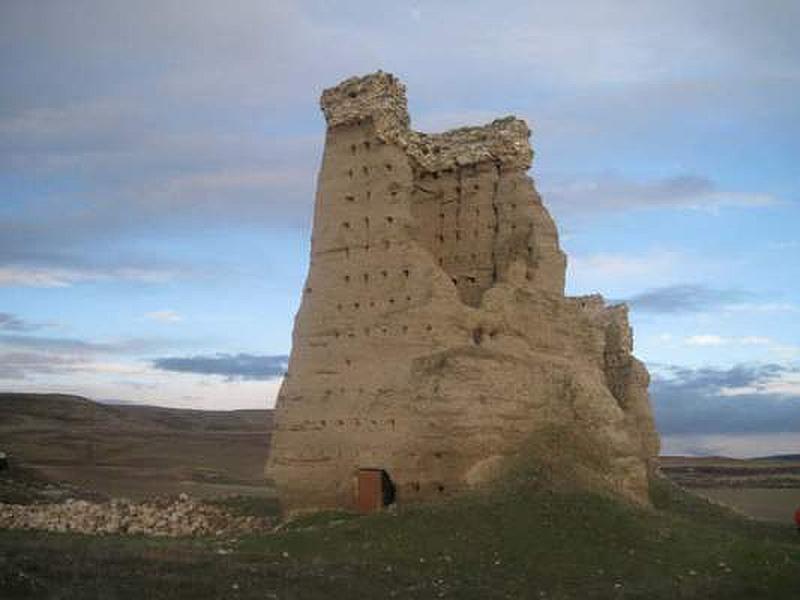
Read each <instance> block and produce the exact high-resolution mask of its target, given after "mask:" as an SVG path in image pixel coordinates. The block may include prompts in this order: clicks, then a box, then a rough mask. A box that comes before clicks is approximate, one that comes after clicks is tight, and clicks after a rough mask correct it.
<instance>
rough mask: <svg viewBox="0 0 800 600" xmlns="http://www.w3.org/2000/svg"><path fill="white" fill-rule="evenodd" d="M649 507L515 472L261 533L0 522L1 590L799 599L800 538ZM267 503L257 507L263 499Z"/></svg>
mask: <svg viewBox="0 0 800 600" xmlns="http://www.w3.org/2000/svg"><path fill="white" fill-rule="evenodd" d="M653 496H654V498H653V500H654V505H655V509H654V510H647V509H641V508H635V507H632V506H629V505H626V504H622V503H619V502H617V501H615V500H612V499H609V498H605V497H602V496H599V495H594V494H587V493H580V492H570V491H561V492H558V493H555V492H548V491H546V490H544V489H541V488H540V487H537V485H536V484H535V483H520V484H518V485H515V486H513V487H509V488H508V489H505V490H503V491H502V492H501V493H495V494H492V495H478V494H476V495H473V496H468V497H462V498H459V499H457V500H454V501H451V502H449V503H446V504H440V505H435V506H417V507H409V508H405V509H403V510H401V511H399V512H398V513H397V514H392V513H383V514H378V515H373V516H369V517H353V516H352V515H342V514H319V515H314V516H312V517H307V518H303V519H298V520H295V521H293V522H291V523H289V524H288V525H287V526H286V527H285V528H284V529H283V530H282V531H280V532H278V533H276V534H274V535H268V536H249V537H245V538H242V539H238V540H219V539H216V540H211V539H206V540H171V541H167V540H152V539H151V540H146V539H142V538H139V539H135V538H133V539H131V538H128V539H124V538H115V537H106V538H90V537H84V536H76V535H66V534H62V535H52V534H51V535H47V534H31V533H24V534H23V533H20V532H8V531H6V532H0V591H2V593H0V596H2V597H3V598H24V597H36V598H41V597H59V598H61V597H64V598H66V597H68V598H84V597H115V598H127V597H131V598H142V597H147V598H167V597H170V598H174V597H186V598H219V597H226V598H281V599H285V598H298V599H304V600H305V599H314V598H326V599H330V598H459V599H468V598H482V599H483V598H581V599H584V598H647V599H654V598H655V599H657V598H670V599H673V598H703V599H712V598H720V599H721V598H725V599H726V600H727V599H735V598H742V599H744V598H747V599H752V598H770V599H776V598H786V599H789V598H792V599H793V598H797V593H798V590H800V536H798V535H797V533H796V532H795V530H794V529H793V527H792V526H791V525H790V524H789V523H787V525H786V526H785V527H780V526H776V525H771V524H765V523H757V522H753V521H750V520H747V519H744V518H740V517H738V516H736V515H734V514H733V513H730V512H728V511H726V510H725V509H722V508H720V507H718V506H716V505H713V504H710V503H708V502H705V501H703V500H700V499H698V498H696V497H694V496H692V495H689V494H687V493H685V492H683V491H682V490H680V489H679V488H676V487H674V486H673V485H672V484H670V483H668V482H666V481H665V480H657V481H655V482H654V484H653ZM257 508H258V507H256V509H257Z"/></svg>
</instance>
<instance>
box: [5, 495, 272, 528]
mask: <svg viewBox="0 0 800 600" xmlns="http://www.w3.org/2000/svg"><path fill="white" fill-rule="evenodd" d="M272 525H273V523H272V521H271V520H269V519H264V518H261V517H254V516H235V515H231V514H229V513H227V512H226V511H224V510H223V509H221V508H218V507H216V506H212V505H209V504H206V503H202V502H198V501H196V500H193V499H191V498H189V497H188V496H187V495H186V494H181V495H180V496H179V497H178V498H177V499H172V500H158V499H156V500H152V501H148V502H132V501H130V500H125V499H115V500H111V501H110V502H104V503H95V502H87V501H85V500H67V501H66V502H63V503H59V504H2V503H0V529H38V530H44V531H60V532H73V533H84V534H93V535H102V534H127V535H149V536H166V537H184V536H228V535H239V534H243V533H254V532H260V531H261V532H263V531H269V530H270V529H271V528H272Z"/></svg>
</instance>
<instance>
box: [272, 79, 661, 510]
mask: <svg viewBox="0 0 800 600" xmlns="http://www.w3.org/2000/svg"><path fill="white" fill-rule="evenodd" d="M321 104H322V111H323V113H324V114H325V118H326V120H327V124H328V129H327V135H326V139H325V152H324V156H323V160H322V168H321V171H320V174H319V181H318V187H317V196H316V201H315V211H314V228H313V236H312V245H311V265H310V269H309V273H308V278H307V281H306V285H305V289H304V292H303V299H302V304H301V307H300V310H299V312H298V314H297V317H296V321H295V327H294V338H293V347H292V353H291V357H290V362H289V369H288V373H287V375H286V379H285V380H284V383H283V387H282V388H281V392H280V394H279V396H278V402H277V407H276V419H275V423H276V426H275V431H274V433H273V437H272V447H271V451H270V457H269V463H268V465H267V476H268V477H270V478H271V479H273V480H274V481H275V483H276V485H277V488H278V492H279V495H280V500H281V502H282V504H283V507H284V509H285V510H288V511H296V510H304V509H320V508H332V507H338V508H355V507H356V506H357V505H359V503H361V504H362V508H363V503H364V498H363V497H362V496H363V493H364V490H365V489H367V488H369V486H370V485H371V484H370V483H369V482H370V481H373V482H374V481H375V478H374V477H373V478H372V479H370V474H375V473H380V474H381V478H382V480H383V482H384V483H386V482H391V483H390V484H389V485H392V490H391V494H390V495H388V496H387V493H386V489H384V490H383V496H384V501H390V500H392V499H396V500H397V501H398V502H402V503H406V502H414V501H419V500H430V499H433V498H437V497H441V496H446V495H449V494H453V493H456V492H458V491H459V490H463V489H465V488H467V487H470V486H473V485H477V484H481V483H483V482H490V481H491V480H492V478H494V477H497V476H498V474H499V473H501V472H502V470H503V467H504V466H505V465H508V464H511V463H513V462H514V461H515V460H517V459H520V458H525V453H527V452H538V453H539V454H540V455H541V456H540V458H542V459H545V460H549V459H552V458H553V457H558V456H567V455H569V456H570V457H572V458H570V460H572V461H573V462H575V464H574V465H572V467H573V468H572V470H571V473H572V476H574V478H575V480H576V481H577V482H578V483H582V484H585V485H589V486H595V487H597V486H599V487H601V488H603V489H606V490H610V491H612V492H614V493H617V494H619V495H621V496H624V497H627V498H629V499H631V500H634V501H637V502H641V503H646V502H647V501H648V500H647V494H648V473H649V470H650V468H651V464H652V459H653V457H655V455H656V454H657V452H658V436H657V434H656V432H655V429H654V426H653V420H652V416H651V411H650V405H649V401H648V396H647V385H648V374H647V371H646V370H645V368H644V366H643V365H642V364H641V363H640V362H639V361H637V360H636V359H635V358H634V357H633V356H632V355H631V350H632V338H631V331H630V328H629V326H628V320H627V309H626V307H624V306H611V307H606V306H605V304H604V302H603V300H602V298H601V297H600V296H589V297H582V298H567V297H565V296H564V274H565V269H566V259H565V256H564V254H563V252H562V251H561V250H560V248H559V245H558V234H557V231H556V227H555V225H554V223H553V221H552V219H551V218H550V215H549V214H548V212H547V210H546V209H545V208H544V206H543V205H542V201H541V199H540V197H539V195H538V194H537V193H536V190H535V189H534V186H533V182H532V181H531V179H530V178H529V177H528V176H527V174H526V171H527V170H528V168H529V167H530V165H531V161H532V158H533V152H532V151H531V147H530V144H529V141H528V138H529V136H530V131H529V130H528V127H527V125H526V124H525V123H524V122H523V121H521V120H519V119H516V118H513V117H507V118H504V119H498V120H496V121H493V122H492V123H490V124H488V125H485V126H482V127H464V128H461V129H455V130H452V131H448V132H445V133H441V134H424V133H419V132H416V131H412V130H411V129H410V128H409V116H408V111H407V106H406V96H405V88H404V86H403V85H402V84H400V83H399V82H398V81H397V79H395V78H394V77H393V76H392V75H390V74H387V73H383V72H378V73H375V74H372V75H368V76H366V77H361V78H352V79H348V80H346V81H344V82H342V83H341V84H339V85H338V86H336V87H334V88H331V89H328V90H325V91H324V92H323V94H322V101H321ZM576 440H577V441H578V442H579V443H578V444H576ZM576 445H577V446H580V448H581V450H580V451H576V448H575V446H576ZM534 458H536V457H534ZM379 485H380V482H379ZM366 502H367V504H369V502H370V501H369V499H367V500H366Z"/></svg>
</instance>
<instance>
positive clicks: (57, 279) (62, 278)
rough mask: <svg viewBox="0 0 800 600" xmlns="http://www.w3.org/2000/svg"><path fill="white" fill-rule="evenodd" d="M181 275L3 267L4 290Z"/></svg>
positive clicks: (143, 280)
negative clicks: (5, 288)
mask: <svg viewBox="0 0 800 600" xmlns="http://www.w3.org/2000/svg"><path fill="white" fill-rule="evenodd" d="M177 276H178V274H177V272H176V271H172V270H167V269H162V268H158V267H152V268H140V267H123V266H119V267H110V268H99V267H98V268H83V269H80V268H58V267H31V266H7V267H2V266H0V287H38V288H60V287H70V286H72V285H75V284H78V283H86V282H97V281H114V280H117V281H132V282H138V283H163V282H165V281H170V280H172V279H175V278H176V277H177Z"/></svg>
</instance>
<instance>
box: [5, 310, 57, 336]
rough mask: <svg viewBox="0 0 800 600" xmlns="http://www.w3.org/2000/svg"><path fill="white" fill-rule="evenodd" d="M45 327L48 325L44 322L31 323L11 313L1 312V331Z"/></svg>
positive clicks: (21, 330) (31, 329)
mask: <svg viewBox="0 0 800 600" xmlns="http://www.w3.org/2000/svg"><path fill="white" fill-rule="evenodd" d="M43 327H46V325H44V324H42V323H30V322H28V321H26V320H24V319H21V318H19V317H17V316H16V315H12V314H11V313H4V312H0V331H13V332H23V331H35V330H36V329H42V328H43Z"/></svg>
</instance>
